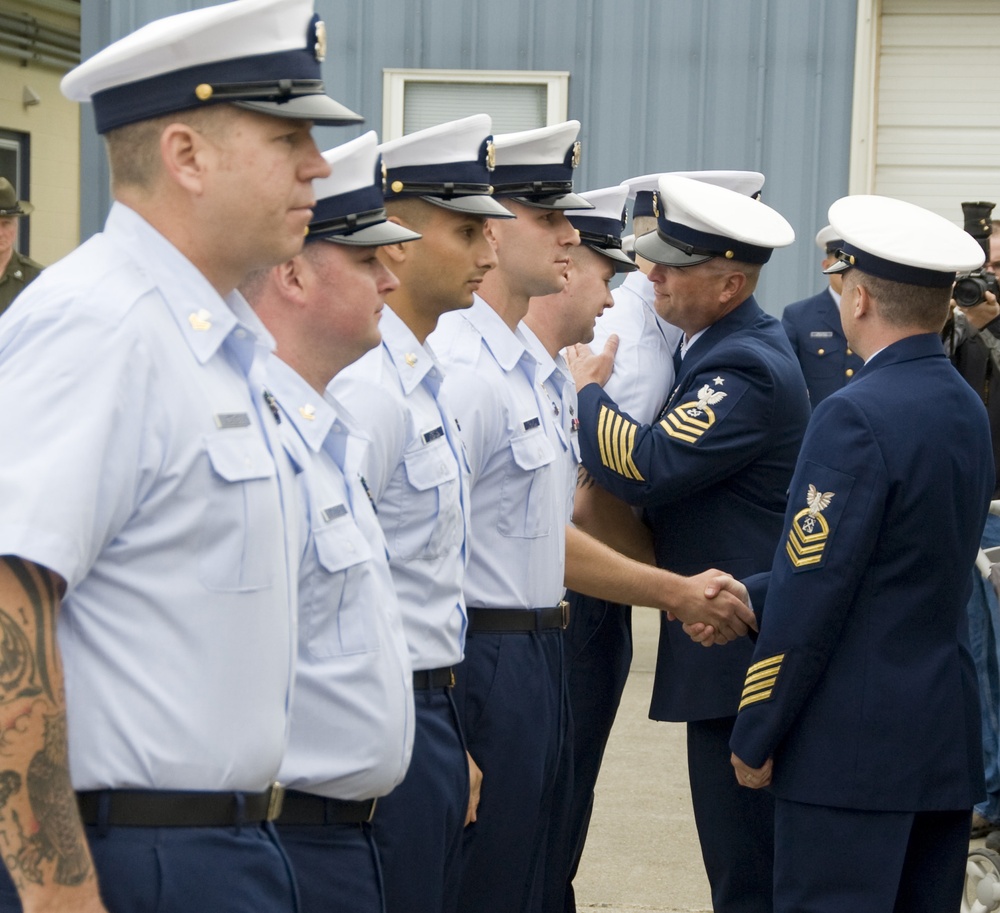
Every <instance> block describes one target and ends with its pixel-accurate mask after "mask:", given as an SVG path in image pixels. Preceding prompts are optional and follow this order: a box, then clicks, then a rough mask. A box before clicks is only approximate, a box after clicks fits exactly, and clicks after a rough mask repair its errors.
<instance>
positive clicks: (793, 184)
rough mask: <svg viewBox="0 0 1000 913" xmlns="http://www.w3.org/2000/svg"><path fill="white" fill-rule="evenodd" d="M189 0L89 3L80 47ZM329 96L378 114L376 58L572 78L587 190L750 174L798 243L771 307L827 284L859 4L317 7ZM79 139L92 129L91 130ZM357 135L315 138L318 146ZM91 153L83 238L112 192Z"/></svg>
mask: <svg viewBox="0 0 1000 913" xmlns="http://www.w3.org/2000/svg"><path fill="white" fill-rule="evenodd" d="M205 5H208V4H207V3H203V2H198V0H191V2H184V0H83V33H84V34H83V39H84V48H83V52H84V55H85V56H89V55H90V54H92V53H94V51H95V50H96V49H97V48H99V47H101V46H103V45H104V44H106V43H107V42H108V41H110V40H113V39H114V38H116V37H118V36H119V35H121V34H124V33H125V32H127V31H129V30H130V29H132V28H135V27H137V26H138V25H141V24H142V23H143V22H146V21H149V20H150V19H153V18H156V17H158V16H163V15H167V14H169V13H171V12H176V11H179V10H182V9H189V8H191V7H195V6H205ZM317 9H318V10H319V12H320V14H321V15H322V16H323V18H324V19H325V21H326V24H327V33H328V37H329V47H330V51H329V53H328V57H327V62H326V64H325V67H324V71H325V78H326V80H327V85H328V88H329V90H330V93H331V94H332V95H333V96H334V97H335V98H337V99H338V100H340V101H342V102H344V103H345V104H347V105H349V106H350V107H352V108H354V110H356V111H359V112H361V113H362V114H364V115H365V116H366V118H367V119H368V124H367V125H366V129H370V128H371V127H375V128H376V129H378V128H379V126H380V125H381V120H382V70H383V68H384V67H421V68H445V69H532V70H568V71H569V72H570V101H569V116H570V117H573V118H577V119H579V120H580V121H581V122H582V124H583V130H582V134H581V136H582V139H583V141H584V156H583V164H582V166H581V168H580V172H579V178H578V182H577V183H578V186H579V187H580V188H581V189H587V188H594V187H600V186H605V185H607V184H614V183H617V182H618V181H620V180H622V179H624V178H626V177H630V176H632V175H637V174H644V173H647V172H652V171H666V170H690V169H701V168H745V169H752V170H758V171H762V172H763V173H764V174H765V175H766V176H767V183H766V184H765V187H764V199H765V200H766V201H767V202H768V203H769V204H770V205H772V206H774V207H775V208H776V209H778V210H779V211H780V212H781V213H782V214H783V215H785V217H786V218H787V219H788V220H789V221H790V222H791V223H792V225H793V226H794V228H795V230H796V234H797V236H798V239H799V240H798V241H797V242H796V243H795V245H794V247H792V248H791V249H789V250H784V251H778V252H776V253H775V255H774V257H773V259H772V261H771V264H770V265H769V267H768V268H767V269H765V271H764V280H763V282H762V285H761V289H760V290H759V292H758V297H759V298H760V300H761V302H762V304H764V306H765V307H767V308H768V309H770V310H771V311H773V312H775V313H778V312H780V310H781V308H782V307H783V305H784V304H786V303H788V302H789V301H792V300H795V299H797V298H801V297H805V296H806V295H808V294H812V293H813V292H815V291H817V290H818V289H819V288H821V287H822V285H823V281H824V280H823V278H822V277H821V276H820V275H819V266H818V261H819V252H818V251H817V250H816V248H815V247H814V246H813V244H812V238H813V235H814V234H815V232H816V231H817V229H819V228H820V227H821V226H822V225H824V224H825V221H826V209H827V207H828V206H829V204H830V203H831V202H832V201H833V200H834V199H836V198H837V197H839V196H842V195H843V194H844V193H846V192H847V181H848V145H849V139H850V117H851V91H852V81H853V68H854V40H855V19H856V4H855V3H854V2H852V0H505V2H495V0H317ZM84 132H85V133H86V134H87V135H88V138H89V137H92V135H93V134H92V126H89V125H87V124H85V127H84ZM359 132H361V131H360V130H359V129H357V128H352V129H349V130H345V129H342V130H333V129H324V130H320V131H317V134H318V135H317V138H318V141H319V142H320V144H321V146H323V147H324V148H327V147H329V146H332V145H335V144H336V143H338V142H343V141H344V140H346V139H349V138H351V137H353V136H355V135H357V134H358V133H359ZM101 156H103V151H102V150H101V149H100V146H99V144H97V143H96V142H92V141H91V142H89V143H88V145H87V146H85V153H84V168H85V169H87V171H86V172H85V174H89V175H90V176H91V179H90V180H88V181H85V182H84V184H85V186H90V187H91V188H93V190H92V191H91V192H90V197H89V198H88V199H87V200H85V203H84V234H85V235H86V234H88V233H90V232H91V231H94V230H97V228H98V227H99V224H100V221H101V220H102V219H103V214H104V211H105V204H104V199H105V198H106V191H105V190H104V185H103V184H102V182H101V180H100V179H99V178H98V179H97V180H94V176H95V174H98V172H96V171H94V170H93V169H95V168H97V167H98V163H97V160H98V159H99V158H100V157H101Z"/></svg>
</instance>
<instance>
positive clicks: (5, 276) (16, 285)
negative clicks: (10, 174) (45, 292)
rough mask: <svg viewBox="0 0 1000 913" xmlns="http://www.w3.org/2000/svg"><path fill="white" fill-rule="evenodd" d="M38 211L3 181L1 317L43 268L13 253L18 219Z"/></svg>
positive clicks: (0, 207)
mask: <svg viewBox="0 0 1000 913" xmlns="http://www.w3.org/2000/svg"><path fill="white" fill-rule="evenodd" d="M34 210H35V207H34V206H32V205H31V204H30V203H29V202H28V201H27V200H19V199H18V198H17V192H16V191H15V190H14V186H13V184H11V182H10V181H8V180H7V178H0V314H2V313H3V312H4V311H6V310H7V308H8V307H10V303H11V302H12V301H13V300H14V299H15V298H16V297H17V296H18V295H19V294H20V293H21V292H22V291H24V289H25V287H26V286H27V285H28V283H29V282H31V281H32V280H34V279H37V278H38V274H39V273H40V272H41V271H42V269H43V267H42V265H41V264H40V263H36V262H35V261H34V260H32V259H31V257H26V256H24V254H21V253H18V251H16V250H14V242H15V241H16V240H17V226H18V221H17V220H18V219H19V218H20V217H21V216H27V215H31V213H32V212H34Z"/></svg>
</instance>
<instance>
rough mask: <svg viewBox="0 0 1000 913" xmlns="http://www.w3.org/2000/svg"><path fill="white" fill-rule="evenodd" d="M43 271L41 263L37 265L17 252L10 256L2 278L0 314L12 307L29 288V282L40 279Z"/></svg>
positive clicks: (0, 284) (0, 277)
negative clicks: (15, 300) (16, 299)
mask: <svg viewBox="0 0 1000 913" xmlns="http://www.w3.org/2000/svg"><path fill="white" fill-rule="evenodd" d="M43 269H44V267H43V266H42V265H41V264H40V263H35V261H34V260H32V259H31V258H30V257H25V256H24V255H23V254H19V253H18V252H17V251H16V250H15V251H14V252H13V253H12V254H11V255H10V261H9V262H8V263H7V268H6V269H5V270H4V271H3V275H2V276H0V314H2V313H3V312H4V311H6V310H7V308H8V307H10V303H11V302H12V301H13V300H14V299H15V298H16V297H17V296H18V295H20V294H21V292H23V291H24V290H25V288H27V286H28V283H29V282H33V281H34V280H35V279H37V278H38V274H39V273H40V272H41V271H42V270H43Z"/></svg>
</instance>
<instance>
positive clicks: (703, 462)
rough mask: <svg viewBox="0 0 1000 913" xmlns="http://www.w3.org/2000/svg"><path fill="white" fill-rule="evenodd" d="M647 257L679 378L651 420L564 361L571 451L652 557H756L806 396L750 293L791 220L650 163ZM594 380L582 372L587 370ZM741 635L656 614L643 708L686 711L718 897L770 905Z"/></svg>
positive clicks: (735, 907) (716, 560)
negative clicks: (743, 735)
mask: <svg viewBox="0 0 1000 913" xmlns="http://www.w3.org/2000/svg"><path fill="white" fill-rule="evenodd" d="M654 201H655V207H656V209H655V212H656V218H657V227H656V231H654V232H650V233H648V234H646V235H643V236H642V237H639V238H636V241H635V248H636V254H637V255H639V256H643V257H645V258H646V259H648V260H651V261H652V262H653V263H654V264H655V266H654V267H653V269H652V270H651V271H650V273H649V278H650V281H652V283H653V285H654V289H655V293H656V310H657V312H658V313H659V314H660V315H661V316H663V317H664V318H665V319H666V320H668V321H669V322H670V323H671V324H673V325H674V326H677V327H679V328H680V329H681V330H682V331H683V333H684V337H683V339H682V343H681V347H680V350H679V352H678V364H677V381H676V384H675V386H674V389H673V392H671V393H670V394H669V397H668V398H667V400H666V405H665V406H664V407H663V409H662V411H661V412H660V414H659V416H658V418H657V420H656V421H654V423H652V424H646V423H640V422H638V421H636V420H635V419H634V418H633V417H632V416H631V415H629V414H628V413H627V412H625V411H623V410H622V409H621V408H620V407H619V406H618V405H617V404H616V403H615V402H614V401H613V400H612V399H611V398H610V397H609V396H608V395H607V394H606V393H605V392H604V391H603V390H602V389H601V387H600V386H599V382H601V381H603V380H604V379H605V378H606V377H607V367H606V365H604V364H602V362H601V359H600V358H599V357H596V356H590V357H587V358H585V359H583V360H582V362H580V363H579V364H578V365H577V366H575V367H574V375H575V376H576V378H577V385H578V389H579V396H580V425H581V440H580V446H581V451H582V454H583V464H584V466H585V468H586V469H587V471H588V472H589V473H590V474H591V475H592V476H593V478H594V480H595V481H596V482H597V484H599V485H601V486H602V487H604V488H605V489H607V490H608V491H609V492H611V493H612V494H614V495H616V496H618V497H619V498H621V499H622V500H625V501H627V502H628V503H630V504H634V505H637V506H640V507H642V508H643V509H644V519H645V521H646V523H647V524H648V525H649V526H650V528H651V529H652V534H653V548H654V551H655V556H656V562H657V564H658V565H660V566H661V567H666V568H669V569H671V570H672V571H675V572H677V573H682V574H690V573H695V572H697V571H702V570H704V569H705V568H707V567H718V568H719V569H721V570H723V571H726V572H728V573H732V574H739V575H744V576H745V575H747V574H749V573H752V572H754V571H763V570H765V569H766V568H767V567H769V566H770V561H771V558H772V557H773V555H774V547H775V545H776V544H777V541H778V536H779V534H780V531H781V521H782V517H783V515H784V509H785V503H786V494H785V493H786V489H787V487H788V481H789V479H790V478H791V474H792V469H793V467H794V465H795V457H796V455H797V453H798V448H799V445H800V443H801V440H802V435H803V433H804V431H805V426H806V422H807V420H808V414H809V404H808V398H807V394H806V389H805V384H804V383H803V381H802V373H801V371H800V370H799V367H798V363H797V362H796V360H795V356H794V354H793V353H792V351H791V347H790V346H789V344H788V339H787V338H786V337H785V334H784V333H783V332H782V330H781V326H780V324H779V323H778V321H777V320H775V319H774V318H773V317H770V316H769V315H767V314H765V313H764V312H763V311H762V310H761V308H760V306H759V305H758V304H757V302H756V300H755V299H754V296H753V292H754V289H755V287H756V284H757V279H758V277H759V275H760V270H761V268H762V267H763V265H764V264H765V263H766V262H767V261H768V260H769V259H770V257H771V254H772V252H773V250H774V249H775V248H777V247H784V246H787V245H789V244H791V242H792V240H793V237H794V233H793V232H792V229H791V226H789V224H788V223H787V222H786V221H785V219H783V218H782V217H781V216H780V215H779V214H778V213H777V212H776V211H774V210H773V209H771V208H770V207H768V206H766V205H765V204H764V203H761V202H759V201H758V200H755V199H753V198H752V197H750V196H747V195H746V194H745V193H738V192H736V191H734V190H731V189H729V188H727V187H720V186H717V185H714V184H708V183H705V182H702V181H697V180H692V179H691V178H688V177H684V176H680V175H673V174H668V175H663V176H661V177H660V179H659V181H658V192H657V195H656V197H655V198H654ZM592 381H596V382H592ZM751 652H752V645H751V644H750V643H749V642H748V641H747V640H745V639H744V640H741V641H737V642H735V643H730V644H727V645H726V646H724V647H722V648H721V649H718V650H713V651H704V650H699V649H698V648H697V646H696V645H695V644H692V643H690V641H688V639H687V637H686V635H685V634H684V632H683V631H682V630H681V629H680V626H679V625H675V624H672V623H670V622H669V621H667V620H666V619H663V621H662V623H661V631H660V645H659V652H658V655H657V664H656V677H655V679H654V682H653V697H652V702H651V705H650V716H651V717H652V718H653V719H661V720H673V721H685V722H686V723H687V747H688V769H689V777H690V782H691V795H692V800H693V804H694V812H695V821H696V824H697V826H698V836H699V840H700V842H701V848H702V855H703V858H704V861H705V868H706V872H707V874H708V878H709V882H710V884H711V887H712V902H713V907H714V909H715V910H716V911H720V913H722V911H730V913H731V911H741V913H743V911H760V913H765V911H769V910H770V891H771V889H770V882H771V846H772V826H771V813H772V809H771V804H770V797H769V796H767V795H766V794H748V793H747V792H745V791H741V790H739V789H734V788H733V780H732V774H731V771H730V770H729V769H728V768H729V748H728V742H729V734H730V731H731V729H732V725H733V722H734V719H735V716H736V710H737V706H738V704H739V694H740V688H741V686H742V682H743V678H744V676H745V674H746V668H747V666H748V665H749V662H750V655H751Z"/></svg>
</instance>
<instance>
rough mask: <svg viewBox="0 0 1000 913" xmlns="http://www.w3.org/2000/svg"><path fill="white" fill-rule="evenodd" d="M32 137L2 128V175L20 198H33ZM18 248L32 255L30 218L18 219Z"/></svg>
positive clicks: (0, 159) (27, 254) (0, 161)
mask: <svg viewBox="0 0 1000 913" xmlns="http://www.w3.org/2000/svg"><path fill="white" fill-rule="evenodd" d="M30 169H31V137H30V136H29V135H28V134H27V133H21V132H19V131H17V130H3V129H0V177H3V178H7V180H8V181H10V183H11V184H12V185H13V187H14V192H15V193H16V194H17V198H18V199H19V200H22V199H26V200H29V201H30V199H31V197H30V195H29V193H28V187H30V186H31V170H30ZM17 222H18V225H17V245H16V247H17V249H18V250H19V251H20V252H21V253H22V254H24V255H25V256H26V257H27V256H30V255H31V250H30V240H29V239H30V235H29V233H28V219H27V218H24V219H18V220H17Z"/></svg>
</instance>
